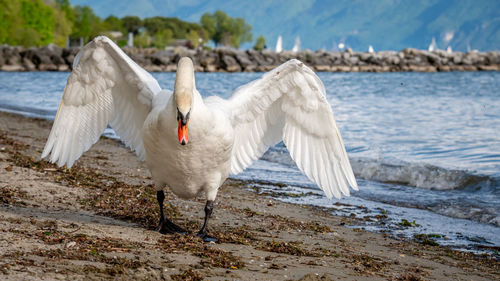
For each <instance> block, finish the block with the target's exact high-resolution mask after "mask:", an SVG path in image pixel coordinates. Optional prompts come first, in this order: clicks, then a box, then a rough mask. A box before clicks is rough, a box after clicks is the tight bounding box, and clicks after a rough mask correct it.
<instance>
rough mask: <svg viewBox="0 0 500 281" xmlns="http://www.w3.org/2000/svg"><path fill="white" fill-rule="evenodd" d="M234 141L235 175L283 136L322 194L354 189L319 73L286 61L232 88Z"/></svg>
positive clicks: (297, 161) (299, 163)
mask: <svg viewBox="0 0 500 281" xmlns="http://www.w3.org/2000/svg"><path fill="white" fill-rule="evenodd" d="M228 103H229V104H228V105H229V107H230V112H231V116H230V119H231V121H232V124H233V127H234V135H235V141H234V145H233V152H232V158H231V173H232V174H238V173H239V172H241V171H243V170H244V169H245V168H246V167H248V166H249V165H250V164H251V163H252V162H253V161H255V160H257V159H258V158H259V157H260V156H262V154H263V153H264V152H266V150H267V149H268V148H269V146H272V145H274V144H276V143H278V142H279V141H281V140H283V142H284V143H285V145H286V147H287V148H288V150H289V151H290V155H291V156H292V159H294V161H295V162H296V164H297V166H298V167H299V169H300V170H301V171H302V172H304V173H305V174H306V175H307V177H308V178H309V179H311V180H312V181H313V182H315V183H316V184H318V186H319V187H320V188H321V189H322V190H323V191H324V192H325V193H326V195H327V197H328V198H331V197H333V196H335V197H336V198H340V195H341V193H342V194H344V195H349V185H350V186H351V187H352V188H353V189H355V190H357V189H358V187H357V183H356V179H355V178H354V174H353V172H352V168H351V164H350V163H349V158H348V157H347V153H346V151H345V147H344V143H343V142H342V137H341V136H340V132H339V129H338V128H337V124H336V122H335V119H334V117H333V112H332V109H331V106H330V104H329V103H328V101H327V100H326V93H325V87H324V85H323V83H322V82H321V80H320V79H319V77H318V76H317V75H316V74H315V73H314V72H313V71H312V70H311V69H309V68H308V67H307V66H305V65H304V64H303V63H302V62H300V61H298V60H290V61H288V62H287V63H285V64H283V65H281V66H279V67H278V68H276V69H274V70H273V71H271V72H268V73H266V74H265V75H264V76H263V77H262V78H260V79H258V80H255V81H253V82H251V83H249V84H247V85H244V86H242V87H240V88H238V89H237V90H236V91H235V93H234V94H233V96H232V97H231V98H230V99H229V100H228Z"/></svg>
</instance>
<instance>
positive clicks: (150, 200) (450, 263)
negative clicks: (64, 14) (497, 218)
mask: <svg viewBox="0 0 500 281" xmlns="http://www.w3.org/2000/svg"><path fill="white" fill-rule="evenodd" d="M50 128H51V122H50V121H46V120H42V119H31V118H27V117H22V116H17V115H12V114H7V113H0V171H1V172H0V190H1V191H0V279H1V280H39V279H43V280H60V279H64V280H66V279H71V280H102V279H120V280H203V279H206V280H500V262H499V261H498V260H496V259H494V258H492V257H490V256H488V255H481V256H478V255H474V254H471V253H465V252H459V251H455V250H451V249H449V248H446V247H441V246H433V245H432V244H433V243H425V241H424V243H417V242H415V241H401V240H397V239H394V238H391V237H389V236H387V235H384V234H379V233H370V232H366V231H364V230H362V229H357V228H350V227H348V225H350V224H352V222H353V221H354V220H356V218H345V217H337V216H333V215H331V214H330V213H329V212H328V210H327V209H319V208H315V207H311V206H304V205H296V204H287V203H283V202H279V201H277V200H275V199H273V198H271V197H269V196H265V195H259V194H258V193H256V192H254V191H252V189H251V185H252V183H251V182H242V181H237V180H228V181H226V183H225V184H224V185H223V186H222V187H221V189H220V191H219V194H218V197H217V200H216V206H215V209H214V215H213V218H212V220H211V221H210V225H209V230H210V233H211V234H212V235H213V236H214V237H216V238H217V239H218V240H219V241H218V242H217V243H210V244H208V243H204V242H202V241H201V240H200V239H199V238H198V237H196V236H193V235H161V234H160V233H158V232H156V231H155V227H156V225H157V222H158V221H157V220H158V213H159V211H158V207H157V203H156V197H155V189H154V187H153V186H152V180H151V177H150V174H149V172H148V170H147V169H146V167H145V165H144V163H141V162H140V161H139V160H138V159H137V157H136V156H135V154H134V153H132V152H131V151H130V150H129V149H127V148H126V147H124V146H123V145H122V144H121V143H120V142H118V141H116V140H112V139H107V138H101V140H100V141H99V142H98V143H97V144H95V145H94V146H93V147H92V149H91V150H90V151H88V152H86V153H84V155H83V157H82V158H80V160H79V161H78V162H77V165H75V166H74V167H73V168H71V169H66V168H58V167H57V166H55V165H52V164H50V163H48V162H46V161H41V160H40V158H39V157H40V154H41V151H42V149H43V146H44V144H45V140H46V138H47V136H48V134H49V130H50ZM166 194H167V200H166V201H167V202H166V205H165V207H166V211H167V215H168V216H169V217H170V218H173V219H174V220H175V221H176V222H177V223H178V224H180V225H181V226H183V227H185V228H187V229H188V230H189V232H190V233H191V234H192V233H196V232H197V230H198V229H199V227H200V225H201V223H202V220H203V217H204V212H203V206H204V203H205V202H204V201H203V200H202V199H201V198H200V199H199V200H196V201H195V200H192V201H189V200H181V199H178V198H175V197H174V195H172V194H171V193H169V192H168V191H167V193H166ZM421 242H422V241H421Z"/></svg>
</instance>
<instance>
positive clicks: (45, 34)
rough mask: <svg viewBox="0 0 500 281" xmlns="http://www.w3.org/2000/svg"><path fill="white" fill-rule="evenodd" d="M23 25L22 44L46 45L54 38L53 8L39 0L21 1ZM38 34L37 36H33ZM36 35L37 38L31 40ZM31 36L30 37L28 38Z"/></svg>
mask: <svg viewBox="0 0 500 281" xmlns="http://www.w3.org/2000/svg"><path fill="white" fill-rule="evenodd" d="M21 17H22V18H23V19H24V25H23V27H22V28H23V31H25V32H23V33H24V34H23V40H22V41H23V42H20V43H21V44H23V45H47V44H49V43H52V41H53V39H54V35H53V31H54V28H55V24H56V21H55V18H54V10H53V9H52V8H51V7H49V6H47V5H45V4H44V3H43V2H42V1H41V0H24V1H22V2H21ZM35 34H38V36H35ZM32 36H34V37H37V38H38V40H33V39H35V38H33V37H32ZM30 37H31V38H30Z"/></svg>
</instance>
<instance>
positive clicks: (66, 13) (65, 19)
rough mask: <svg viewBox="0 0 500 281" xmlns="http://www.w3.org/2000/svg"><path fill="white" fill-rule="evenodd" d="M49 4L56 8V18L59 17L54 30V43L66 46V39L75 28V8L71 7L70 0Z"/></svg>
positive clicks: (59, 0) (58, 0)
mask: <svg viewBox="0 0 500 281" xmlns="http://www.w3.org/2000/svg"><path fill="white" fill-rule="evenodd" d="M49 5H50V6H51V7H52V9H53V10H54V18H56V19H57V20H56V24H55V27H54V32H53V34H54V43H55V44H56V45H59V46H61V47H64V46H66V39H67V38H68V36H69V35H70V34H71V32H72V30H73V21H74V19H75V14H74V12H73V8H71V6H70V4H69V2H68V0H57V1H56V2H55V3H50V2H49Z"/></svg>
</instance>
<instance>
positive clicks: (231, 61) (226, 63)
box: [221, 54, 241, 72]
mask: <svg viewBox="0 0 500 281" xmlns="http://www.w3.org/2000/svg"><path fill="white" fill-rule="evenodd" d="M221 67H222V68H223V69H225V70H226V71H228V72H239V71H241V66H240V65H239V64H238V62H237V61H236V59H235V58H234V57H232V56H231V55H226V54H222V57H221Z"/></svg>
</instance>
